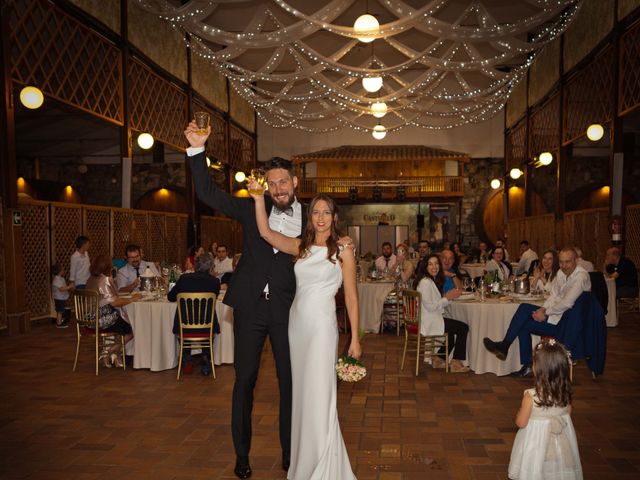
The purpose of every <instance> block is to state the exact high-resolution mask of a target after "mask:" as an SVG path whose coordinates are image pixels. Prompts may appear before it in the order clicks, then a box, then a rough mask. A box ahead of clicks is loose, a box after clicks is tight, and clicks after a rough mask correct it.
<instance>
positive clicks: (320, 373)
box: [287, 246, 355, 480]
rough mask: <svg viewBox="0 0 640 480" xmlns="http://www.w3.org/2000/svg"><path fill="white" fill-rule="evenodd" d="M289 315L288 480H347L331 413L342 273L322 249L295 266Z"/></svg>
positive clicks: (345, 461)
mask: <svg viewBox="0 0 640 480" xmlns="http://www.w3.org/2000/svg"><path fill="white" fill-rule="evenodd" d="M295 274H296V296H295V299H294V301H293V304H292V305H291V311H290V313H289V345H290V349H291V373H292V380H293V404H292V412H291V465H290V467H289V472H288V477H287V478H289V480H352V479H355V476H354V475H353V472H352V471H351V464H350V463H349V456H348V454H347V449H346V447H345V445H344V440H343V439H342V433H341V432H340V424H339V423H338V411H337V407H336V389H337V384H336V371H335V364H336V357H337V349H338V328H337V324H336V305H335V295H336V292H337V291H338V288H340V285H341V284H342V268H341V267H340V262H339V261H337V260H336V262H335V263H331V262H330V261H329V260H328V259H327V248H326V247H317V246H312V247H311V253H310V255H308V256H307V257H305V258H302V259H300V260H298V261H297V262H296V265H295Z"/></svg>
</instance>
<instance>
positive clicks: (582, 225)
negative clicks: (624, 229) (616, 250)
mask: <svg viewBox="0 0 640 480" xmlns="http://www.w3.org/2000/svg"><path fill="white" fill-rule="evenodd" d="M562 231H563V234H562V239H563V245H572V246H576V247H579V248H580V249H581V250H582V257H583V258H584V259H585V260H589V261H591V262H593V265H594V266H595V268H596V269H597V270H599V269H600V268H601V266H602V264H603V262H604V257H605V253H606V251H607V248H609V247H610V246H611V238H610V237H609V211H608V209H606V208H592V209H588V210H578V211H575V212H569V213H565V214H564V219H563V221H562Z"/></svg>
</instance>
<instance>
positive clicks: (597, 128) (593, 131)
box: [587, 123, 604, 142]
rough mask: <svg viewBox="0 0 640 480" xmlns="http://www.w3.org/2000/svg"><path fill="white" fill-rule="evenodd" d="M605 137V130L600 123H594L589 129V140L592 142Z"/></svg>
mask: <svg viewBox="0 0 640 480" xmlns="http://www.w3.org/2000/svg"><path fill="white" fill-rule="evenodd" d="M603 136H604V128H603V126H602V125H600V124H599V123H593V124H591V125H589V127H588V128H587V138H588V139H589V140H591V141H592V142H597V141H598V140H600V139H601V138H602V137H603Z"/></svg>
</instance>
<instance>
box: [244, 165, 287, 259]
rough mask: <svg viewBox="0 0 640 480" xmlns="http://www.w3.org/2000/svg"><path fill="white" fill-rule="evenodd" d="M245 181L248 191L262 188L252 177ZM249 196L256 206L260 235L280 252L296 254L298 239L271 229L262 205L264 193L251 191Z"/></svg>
mask: <svg viewBox="0 0 640 480" xmlns="http://www.w3.org/2000/svg"><path fill="white" fill-rule="evenodd" d="M247 182H248V187H249V190H250V191H251V190H260V189H261V188H262V186H261V185H260V184H259V183H258V182H256V181H255V179H253V178H249V179H248V180H247ZM251 197H252V198H253V201H254V203H255V207H256V223H257V224H258V230H259V232H260V236H261V237H262V238H264V239H265V240H266V241H267V242H269V243H270V244H271V245H272V246H273V247H275V248H277V249H278V250H280V251H281V252H285V253H289V254H291V255H297V254H298V246H299V245H300V239H299V238H291V237H287V236H286V235H283V234H281V233H280V232H275V231H273V230H271V227H270V226H269V218H268V217H267V211H266V210H265V207H264V194H260V195H256V194H253V193H252V194H251Z"/></svg>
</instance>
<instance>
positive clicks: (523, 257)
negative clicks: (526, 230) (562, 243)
mask: <svg viewBox="0 0 640 480" xmlns="http://www.w3.org/2000/svg"><path fill="white" fill-rule="evenodd" d="M534 260H538V254H537V253H536V252H534V251H533V250H531V247H529V242H528V241H527V240H522V241H521V242H520V260H518V268H517V269H516V275H521V274H523V273H527V272H529V267H530V266H531V262H533V261H534Z"/></svg>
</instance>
